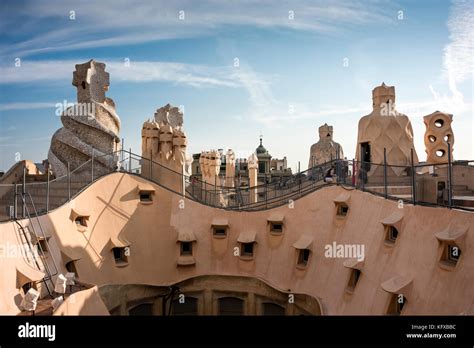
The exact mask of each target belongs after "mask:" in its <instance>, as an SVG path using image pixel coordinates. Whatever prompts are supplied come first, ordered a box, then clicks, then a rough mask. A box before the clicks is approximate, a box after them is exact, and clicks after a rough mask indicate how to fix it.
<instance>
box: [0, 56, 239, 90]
mask: <svg viewBox="0 0 474 348" xmlns="http://www.w3.org/2000/svg"><path fill="white" fill-rule="evenodd" d="M97 60H98V61H102V62H105V63H106V70H107V71H108V72H109V73H110V74H111V80H112V82H113V81H127V82H152V81H165V82H172V83H177V84H183V85H189V86H193V87H213V86H221V87H222V86H223V87H237V86H239V85H240V82H239V81H238V79H236V78H235V76H233V75H232V74H231V73H232V68H231V67H209V66H204V65H196V64H184V63H172V62H158V61H136V62H135V61H131V62H129V64H126V62H125V61H107V60H102V59H97ZM84 61H85V60H84ZM77 63H78V61H77V60H49V61H26V60H25V61H23V62H22V64H21V66H20V67H15V66H13V65H8V66H0V76H2V77H1V79H0V83H3V84H9V83H32V82H39V81H59V80H71V78H72V72H73V71H74V69H75V64H77Z"/></svg>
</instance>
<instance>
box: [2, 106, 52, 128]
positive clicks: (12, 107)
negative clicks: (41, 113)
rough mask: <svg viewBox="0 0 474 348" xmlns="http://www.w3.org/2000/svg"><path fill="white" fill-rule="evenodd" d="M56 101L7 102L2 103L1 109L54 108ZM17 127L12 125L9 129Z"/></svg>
mask: <svg viewBox="0 0 474 348" xmlns="http://www.w3.org/2000/svg"><path fill="white" fill-rule="evenodd" d="M55 105H56V103H6V104H0V111H9V110H36V109H49V108H54V107H55ZM14 129H16V128H15V127H13V126H12V127H10V128H9V129H8V130H14Z"/></svg>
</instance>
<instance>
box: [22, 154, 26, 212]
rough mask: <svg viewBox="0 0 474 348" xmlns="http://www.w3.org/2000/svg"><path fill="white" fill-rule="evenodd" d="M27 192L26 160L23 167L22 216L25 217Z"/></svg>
mask: <svg viewBox="0 0 474 348" xmlns="http://www.w3.org/2000/svg"><path fill="white" fill-rule="evenodd" d="M25 194H26V162H25V167H23V185H22V187H21V197H22V200H21V207H22V208H21V214H22V215H21V216H22V217H23V218H24V217H25V216H26V204H25V199H24V197H25Z"/></svg>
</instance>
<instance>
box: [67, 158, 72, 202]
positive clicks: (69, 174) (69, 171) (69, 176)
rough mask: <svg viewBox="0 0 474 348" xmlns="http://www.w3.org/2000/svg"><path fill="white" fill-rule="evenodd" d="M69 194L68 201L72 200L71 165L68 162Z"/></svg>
mask: <svg viewBox="0 0 474 348" xmlns="http://www.w3.org/2000/svg"><path fill="white" fill-rule="evenodd" d="M67 196H68V201H70V200H71V165H70V163H69V162H67Z"/></svg>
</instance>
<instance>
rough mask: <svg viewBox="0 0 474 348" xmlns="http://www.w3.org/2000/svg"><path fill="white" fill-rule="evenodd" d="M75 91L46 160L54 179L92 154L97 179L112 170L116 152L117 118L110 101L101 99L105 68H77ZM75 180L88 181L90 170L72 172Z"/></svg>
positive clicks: (91, 63)
mask: <svg viewBox="0 0 474 348" xmlns="http://www.w3.org/2000/svg"><path fill="white" fill-rule="evenodd" d="M72 84H73V86H75V87H76V88H77V102H78V103H77V104H75V105H74V106H71V107H69V108H68V109H67V110H64V112H63V113H62V115H61V122H62V124H63V127H62V128H60V129H58V130H57V131H56V132H55V133H54V135H53V137H52V139H51V146H50V149H49V153H48V160H49V163H50V164H51V166H52V169H53V172H54V174H55V175H56V177H60V176H63V175H66V174H67V163H69V165H70V169H71V171H72V170H75V169H76V168H78V167H79V166H81V165H82V164H83V163H84V162H86V161H88V160H89V159H90V158H91V157H92V153H94V173H95V176H100V175H103V174H106V173H109V172H110V171H112V170H114V168H115V167H116V165H117V156H116V155H114V154H112V152H114V151H117V150H119V142H120V140H119V136H118V135H119V131H120V118H119V117H118V115H117V114H116V112H115V104H114V102H113V100H112V99H110V98H107V97H106V96H105V92H106V91H107V90H108V87H109V74H108V73H107V72H105V64H104V63H99V62H96V61H94V60H90V61H89V62H87V63H84V64H77V65H76V71H74V73H73V80H72ZM75 175H76V177H84V178H85V177H90V176H91V166H90V165H88V166H87V165H86V166H84V168H83V169H81V170H78V171H76V172H75Z"/></svg>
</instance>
